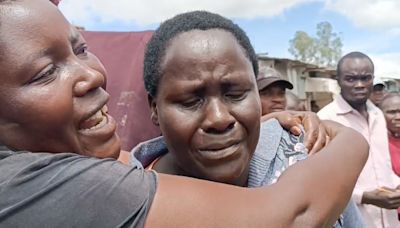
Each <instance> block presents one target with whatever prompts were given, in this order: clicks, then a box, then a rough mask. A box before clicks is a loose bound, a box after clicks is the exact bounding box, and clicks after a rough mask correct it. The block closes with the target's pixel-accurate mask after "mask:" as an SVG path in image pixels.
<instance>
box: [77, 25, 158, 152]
mask: <svg viewBox="0 0 400 228" xmlns="http://www.w3.org/2000/svg"><path fill="white" fill-rule="evenodd" d="M82 33H83V36H84V37H85V39H86V41H87V43H88V45H89V50H90V51H91V52H92V53H94V54H95V55H97V57H98V58H99V59H100V60H101V62H102V63H103V64H104V66H105V68H106V70H107V73H108V78H107V91H108V92H109V93H110V95H111V99H110V101H109V102H108V108H109V113H110V114H111V115H112V116H113V117H114V118H115V120H116V121H117V123H118V134H119V136H120V138H121V141H122V148H123V149H124V150H130V149H131V148H132V147H133V146H135V145H136V144H137V143H139V142H142V141H144V140H147V139H150V138H154V137H156V136H159V135H160V131H159V129H158V127H156V126H154V125H153V123H152V122H151V120H150V109H149V106H148V104H147V93H146V91H145V89H144V84H143V56H144V49H145V45H146V43H147V41H148V40H149V39H150V37H151V35H152V32H87V31H84V32H82Z"/></svg>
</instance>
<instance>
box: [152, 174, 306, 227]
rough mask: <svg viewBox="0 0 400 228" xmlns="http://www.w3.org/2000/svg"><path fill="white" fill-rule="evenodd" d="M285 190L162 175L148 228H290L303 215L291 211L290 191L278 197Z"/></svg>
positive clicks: (298, 203) (297, 202)
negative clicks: (297, 215)
mask: <svg viewBox="0 0 400 228" xmlns="http://www.w3.org/2000/svg"><path fill="white" fill-rule="evenodd" d="M281 190H282V189H279V187H278V188H277V187H275V186H270V187H267V188H258V189H251V188H241V187H236V186H232V185H225V184H220V183H214V182H208V181H203V180H198V179H191V178H186V177H179V176H169V175H163V174H160V175H159V184H158V188H157V193H156V196H155V199H154V201H153V205H152V206H151V209H150V213H149V215H148V218H147V222H146V227H277V226H280V227H290V226H291V223H292V222H293V221H294V218H295V215H296V214H298V213H299V212H298V211H296V210H297V209H296V210H293V209H290V208H294V207H292V205H293V203H292V204H290V203H289V201H290V194H288V192H289V191H287V192H282V194H279V195H278V194H276V193H278V192H280V191H281ZM279 198H281V199H283V201H282V200H279ZM299 201H301V200H297V201H296V202H294V204H297V205H300V202H299ZM282 204H283V205H288V207H287V208H285V209H283V208H282V207H281V206H279V205H282ZM304 205H305V204H304ZM282 212H283V213H282Z"/></svg>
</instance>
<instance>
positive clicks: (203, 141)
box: [151, 29, 261, 184]
mask: <svg viewBox="0 0 400 228" xmlns="http://www.w3.org/2000/svg"><path fill="white" fill-rule="evenodd" d="M151 104H152V112H153V117H154V118H153V121H154V122H155V123H156V124H159V125H160V128H161V131H162V134H163V136H164V137H165V140H166V142H167V145H168V149H169V153H171V154H172V155H173V156H174V158H175V160H176V161H177V163H178V166H179V167H180V168H181V169H183V170H184V171H185V172H186V173H188V175H191V176H194V177H198V178H202V179H208V180H213V181H218V182H225V183H230V184H237V182H238V180H239V179H243V178H246V179H245V180H247V175H248V167H249V162H250V159H251V157H252V155H253V153H254V150H255V147H256V145H257V141H258V135H259V128H260V116H261V110H260V100H259V96H258V92H257V86H256V81H255V76H254V72H253V68H252V65H251V63H250V61H249V59H248V58H247V57H246V55H245V53H244V51H243V50H242V47H241V46H240V45H239V44H238V43H237V41H236V39H235V38H234V36H233V35H231V34H230V33H229V32H226V31H223V30H217V29H211V30H206V31H200V30H194V31H189V32H184V33H182V34H180V35H178V36H177V37H175V38H174V39H173V40H172V41H171V42H170V44H169V46H168V47H167V50H166V54H165V57H164V61H163V63H162V77H161V79H160V81H159V86H158V92H157V95H156V97H155V98H154V99H153V100H152V102H151Z"/></svg>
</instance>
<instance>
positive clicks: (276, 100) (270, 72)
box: [257, 67, 293, 115]
mask: <svg viewBox="0 0 400 228" xmlns="http://www.w3.org/2000/svg"><path fill="white" fill-rule="evenodd" d="M257 87H258V91H259V93H260V100H261V109H262V115H266V114H269V113H272V112H279V111H283V110H285V109H286V95H285V91H286V89H293V85H292V83H290V82H289V81H287V80H285V79H283V78H282V75H281V74H280V73H279V72H278V71H277V70H275V69H273V68H270V67H267V68H264V69H262V70H260V72H259V73H258V77H257Z"/></svg>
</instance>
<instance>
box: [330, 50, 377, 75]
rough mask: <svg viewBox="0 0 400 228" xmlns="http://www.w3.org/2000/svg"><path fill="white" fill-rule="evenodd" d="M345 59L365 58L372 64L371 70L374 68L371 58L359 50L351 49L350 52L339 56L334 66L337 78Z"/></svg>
mask: <svg viewBox="0 0 400 228" xmlns="http://www.w3.org/2000/svg"><path fill="white" fill-rule="evenodd" d="M346 59H367V60H368V61H369V62H370V63H371V65H372V70H373V71H374V69H375V67H374V62H372V60H371V58H370V57H369V56H368V55H366V54H364V53H362V52H359V51H353V52H350V53H348V54H346V55H344V56H343V57H342V58H340V60H339V62H338V64H337V68H336V74H337V78H339V76H340V73H341V72H340V71H341V68H342V65H343V63H344V61H345V60H346Z"/></svg>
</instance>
